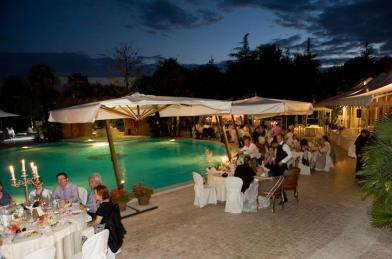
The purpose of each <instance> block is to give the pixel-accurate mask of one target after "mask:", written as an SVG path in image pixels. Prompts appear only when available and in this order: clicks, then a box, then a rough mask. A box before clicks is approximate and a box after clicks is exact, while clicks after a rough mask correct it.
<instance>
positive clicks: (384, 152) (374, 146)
mask: <svg viewBox="0 0 392 259" xmlns="http://www.w3.org/2000/svg"><path fill="white" fill-rule="evenodd" d="M391 147H392V114H391V115H389V116H388V117H386V118H384V119H383V120H381V121H380V122H379V123H378V124H377V125H376V126H375V132H374V135H373V137H372V138H371V140H370V142H369V143H368V145H367V147H365V154H364V163H365V165H364V168H363V169H362V170H361V171H360V172H359V173H358V175H359V176H360V177H361V184H362V191H363V195H364V197H368V196H371V197H372V198H373V204H372V207H371V208H370V216H371V221H372V224H373V225H374V226H376V227H378V228H388V229H392V174H391V168H392V148H391Z"/></svg>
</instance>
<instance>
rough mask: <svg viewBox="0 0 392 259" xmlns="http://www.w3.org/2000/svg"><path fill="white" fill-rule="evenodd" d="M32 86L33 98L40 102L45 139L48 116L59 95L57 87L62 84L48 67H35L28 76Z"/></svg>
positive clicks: (42, 65) (40, 114)
mask: <svg viewBox="0 0 392 259" xmlns="http://www.w3.org/2000/svg"><path fill="white" fill-rule="evenodd" d="M26 79H27V81H28V83H29V85H30V89H31V93H32V96H31V98H33V99H35V100H37V101H38V102H39V104H40V105H39V106H38V108H39V116H40V119H41V120H42V121H43V123H44V125H43V129H44V132H43V133H44V137H45V138H46V137H47V134H48V114H49V110H51V109H53V108H54V107H55V104H56V100H57V97H58V95H59V92H58V89H57V86H58V85H59V83H60V80H59V79H58V77H57V76H56V75H55V74H54V72H53V70H52V69H51V68H50V67H49V66H48V65H44V64H41V65H34V66H32V67H31V68H30V69H29V71H28V72H27V74H26Z"/></svg>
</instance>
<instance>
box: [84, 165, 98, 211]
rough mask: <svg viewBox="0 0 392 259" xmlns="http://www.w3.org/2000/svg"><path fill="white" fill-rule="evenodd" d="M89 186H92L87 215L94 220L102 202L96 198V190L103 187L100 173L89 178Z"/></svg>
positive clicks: (88, 198)
mask: <svg viewBox="0 0 392 259" xmlns="http://www.w3.org/2000/svg"><path fill="white" fill-rule="evenodd" d="M88 184H89V185H90V192H89V194H88V197H87V204H86V208H87V213H88V214H89V215H90V216H91V217H92V218H94V216H95V213H96V211H97V208H98V207H99V204H100V202H99V201H98V200H97V197H96V196H95V188H96V187H97V186H98V185H101V176H100V175H99V174H98V173H93V174H91V175H90V176H89V177H88Z"/></svg>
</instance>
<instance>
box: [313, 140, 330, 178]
mask: <svg viewBox="0 0 392 259" xmlns="http://www.w3.org/2000/svg"><path fill="white" fill-rule="evenodd" d="M319 143H320V144H319V150H318V154H317V159H316V164H315V168H314V170H316V171H324V172H329V169H330V168H331V166H332V165H333V163H332V158H331V144H329V141H328V137H327V136H323V137H322V138H321V139H320V142H319Z"/></svg>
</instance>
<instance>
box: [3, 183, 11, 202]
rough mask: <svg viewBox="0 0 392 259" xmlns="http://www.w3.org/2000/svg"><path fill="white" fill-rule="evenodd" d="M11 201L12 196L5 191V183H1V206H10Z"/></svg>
mask: <svg viewBox="0 0 392 259" xmlns="http://www.w3.org/2000/svg"><path fill="white" fill-rule="evenodd" d="M11 201H12V198H11V195H9V194H8V193H7V192H4V191H3V183H2V182H1V181H0V206H8V205H10V203H11Z"/></svg>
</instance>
